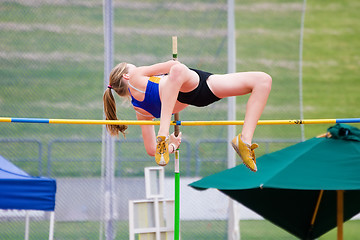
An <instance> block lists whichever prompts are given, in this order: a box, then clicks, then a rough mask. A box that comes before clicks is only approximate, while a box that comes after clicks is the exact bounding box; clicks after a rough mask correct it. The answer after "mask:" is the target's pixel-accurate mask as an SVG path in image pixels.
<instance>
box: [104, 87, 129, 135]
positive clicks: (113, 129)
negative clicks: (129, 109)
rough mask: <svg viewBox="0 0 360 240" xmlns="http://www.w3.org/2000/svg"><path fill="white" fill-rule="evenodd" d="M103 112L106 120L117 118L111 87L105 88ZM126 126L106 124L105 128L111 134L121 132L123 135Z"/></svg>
mask: <svg viewBox="0 0 360 240" xmlns="http://www.w3.org/2000/svg"><path fill="white" fill-rule="evenodd" d="M103 102H104V112H105V116H106V120H118V118H117V116H116V104H115V99H114V96H113V94H112V93H111V87H108V88H107V89H106V90H105V93H104V96H103ZM127 128H128V126H126V125H106V129H107V130H108V132H109V133H110V135H111V136H118V135H119V132H121V133H122V134H123V135H124V137H125V130H126V129H127Z"/></svg>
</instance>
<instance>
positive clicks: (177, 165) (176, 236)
mask: <svg viewBox="0 0 360 240" xmlns="http://www.w3.org/2000/svg"><path fill="white" fill-rule="evenodd" d="M177 53H178V52H177V37H176V36H173V37H172V54H173V60H174V61H176V60H177ZM174 120H175V122H178V121H180V119H179V113H175V114H174ZM179 132H180V129H179V125H175V126H174V134H175V136H176V137H177V136H178V135H179ZM174 164H175V171H174V175H175V214H174V239H175V240H179V239H180V159H179V148H178V149H175V163H174Z"/></svg>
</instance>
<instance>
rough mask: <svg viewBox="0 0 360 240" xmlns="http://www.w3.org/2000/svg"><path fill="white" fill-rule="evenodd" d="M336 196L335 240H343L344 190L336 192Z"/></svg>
mask: <svg viewBox="0 0 360 240" xmlns="http://www.w3.org/2000/svg"><path fill="white" fill-rule="evenodd" d="M336 195H337V239H338V240H343V223H344V190H336Z"/></svg>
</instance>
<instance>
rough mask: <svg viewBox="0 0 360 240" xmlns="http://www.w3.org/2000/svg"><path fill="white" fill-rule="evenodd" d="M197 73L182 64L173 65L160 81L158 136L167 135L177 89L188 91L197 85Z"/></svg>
mask: <svg viewBox="0 0 360 240" xmlns="http://www.w3.org/2000/svg"><path fill="white" fill-rule="evenodd" d="M198 78H199V77H198V75H197V74H196V73H194V72H193V71H191V70H190V69H189V68H187V67H186V66H185V65H184V64H180V63H179V64H176V65H174V66H173V67H172V68H171V69H170V72H169V77H168V78H167V79H164V80H162V81H161V82H160V98H161V116H160V127H159V131H158V135H159V136H168V135H169V128H170V122H171V115H172V113H173V110H174V106H175V103H176V100H177V96H178V93H179V91H180V90H181V91H182V92H188V91H191V90H193V89H194V88H196V86H197V85H198V82H199V80H198Z"/></svg>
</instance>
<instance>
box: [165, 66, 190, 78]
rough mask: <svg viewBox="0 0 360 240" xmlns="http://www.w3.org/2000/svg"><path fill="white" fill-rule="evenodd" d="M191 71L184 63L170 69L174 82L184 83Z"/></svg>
mask: <svg viewBox="0 0 360 240" xmlns="http://www.w3.org/2000/svg"><path fill="white" fill-rule="evenodd" d="M187 71H189V69H188V68H187V67H186V66H185V65H184V64H182V63H178V64H175V65H174V66H172V67H171V69H170V72H169V74H170V76H171V78H172V79H173V80H174V81H183V80H184V78H185V77H186V73H187Z"/></svg>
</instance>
